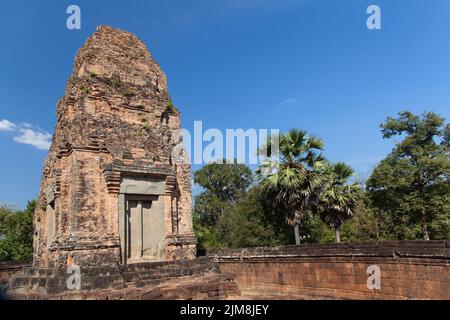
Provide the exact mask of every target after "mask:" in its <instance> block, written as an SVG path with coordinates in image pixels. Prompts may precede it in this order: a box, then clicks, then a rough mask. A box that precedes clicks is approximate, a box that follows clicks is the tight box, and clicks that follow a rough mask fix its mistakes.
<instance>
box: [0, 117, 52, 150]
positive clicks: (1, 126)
mask: <svg viewBox="0 0 450 320" xmlns="http://www.w3.org/2000/svg"><path fill="white" fill-rule="evenodd" d="M0 131H1V132H10V133H12V134H13V135H14V136H13V140H14V141H15V142H17V143H22V144H28V145H31V146H33V147H35V148H37V149H39V150H48V149H49V148H50V144H51V139H52V135H51V134H50V133H48V132H45V131H44V130H42V129H40V128H38V127H36V126H33V125H31V124H29V123H22V124H15V123H13V122H11V121H9V120H6V119H3V120H0Z"/></svg>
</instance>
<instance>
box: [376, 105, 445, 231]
mask: <svg viewBox="0 0 450 320" xmlns="http://www.w3.org/2000/svg"><path fill="white" fill-rule="evenodd" d="M444 122H445V120H444V119H443V118H441V117H439V116H438V115H436V114H434V113H431V112H429V113H425V114H423V115H422V116H421V117H420V116H416V115H413V114H412V113H410V112H402V113H400V114H399V117H398V118H390V117H389V118H388V119H387V120H386V122H385V123H383V124H382V125H381V128H382V133H383V137H384V138H391V137H394V136H401V137H402V138H403V140H401V141H400V142H399V143H397V145H396V146H395V148H394V149H393V150H392V152H391V153H390V154H389V155H388V157H387V158H386V159H384V160H383V161H382V162H381V163H380V165H379V166H378V167H377V168H376V169H375V170H374V172H373V174H372V176H371V177H370V179H369V180H368V183H367V185H368V191H369V195H370V199H371V201H372V204H373V206H374V207H375V208H377V209H378V210H380V211H381V213H382V215H383V218H384V219H385V221H386V222H387V224H388V226H389V227H388V229H389V230H388V233H389V234H391V235H392V237H393V238H395V239H418V238H420V237H422V238H423V239H426V240H428V239H430V238H433V239H445V238H447V239H448V238H450V233H449V232H448V231H449V225H450V184H449V180H448V178H449V173H450V160H449V141H448V138H449V125H448V124H447V125H444Z"/></svg>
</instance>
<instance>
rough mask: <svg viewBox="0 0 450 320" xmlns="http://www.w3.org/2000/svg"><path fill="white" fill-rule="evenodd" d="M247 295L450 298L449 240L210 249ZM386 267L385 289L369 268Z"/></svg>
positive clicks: (211, 253) (339, 297)
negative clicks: (371, 282)
mask: <svg viewBox="0 0 450 320" xmlns="http://www.w3.org/2000/svg"><path fill="white" fill-rule="evenodd" d="M209 255H210V256H211V257H213V258H214V259H216V261H217V262H219V265H220V269H221V271H222V272H232V273H234V274H235V275H236V278H235V280H236V282H237V284H238V286H239V289H240V290H241V293H242V295H243V296H248V297H252V298H265V297H270V298H281V299H289V298H291V299H450V241H429V242H422V241H412V242H380V243H357V244H341V245H338V244H333V245H312V246H309V245H303V246H287V247H276V248H252V249H239V250H225V251H216V252H210V253H209ZM371 265H376V266H378V267H379V268H380V270H381V289H379V290H378V289H369V288H368V286H367V280H368V275H367V274H366V271H367V268H368V267H369V266H371Z"/></svg>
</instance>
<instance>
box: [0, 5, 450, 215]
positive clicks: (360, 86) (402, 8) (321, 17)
mask: <svg viewBox="0 0 450 320" xmlns="http://www.w3.org/2000/svg"><path fill="white" fill-rule="evenodd" d="M70 4H77V5H79V6H80V7H81V11H82V29H81V30H79V31H78V30H73V31H70V30H68V29H67V28H66V19H67V15H66V8H67V7H68V6H69V5H70ZM370 4H376V5H379V6H380V7H381V10H382V30H375V31H373V30H372V31H371V30H368V29H367V28H366V19H367V17H368V15H367V14H366V9H367V7H368V6H369V5H370ZM449 11H450V2H449V1H447V0H433V1H425V0H420V1H419V0H414V1H406V0H401V1H400V0H389V1H381V0H372V1H363V0H346V1H342V0H297V1H296V0H283V1H279V0H259V1H257V0H164V1H163V0H161V1H155V0H153V1H148V0H146V1H144V0H142V1H138V0H129V1H126V2H125V1H71V2H69V1H31V0H30V1H20V0H19V1H10V2H8V4H3V5H2V7H1V9H0V40H1V50H0V121H1V122H0V150H1V156H0V178H1V182H0V203H8V204H13V205H16V206H17V207H19V208H22V207H24V205H25V204H26V201H27V200H29V199H32V198H34V197H35V196H36V195H37V193H38V189H39V184H40V179H41V174H42V165H43V161H44V159H45V157H46V150H45V148H46V141H48V137H49V136H48V134H49V133H50V134H51V133H52V132H53V128H54V126H55V123H56V118H55V109H56V102H57V100H58V99H59V98H60V97H61V96H62V95H63V94H64V88H65V85H66V81H67V80H68V78H69V76H70V73H71V71H72V67H73V60H74V57H75V54H76V52H77V50H78V49H79V48H80V47H81V46H82V45H83V43H84V42H85V41H86V39H87V38H88V37H89V36H90V35H91V34H92V33H93V32H94V31H95V28H96V26H97V25H102V24H106V25H111V26H114V27H118V28H121V29H125V30H128V31H131V32H133V33H135V34H136V35H137V36H138V37H140V38H141V39H142V40H143V41H144V42H145V43H146V44H147V45H148V47H149V49H150V51H151V52H152V54H153V56H154V57H155V58H156V60H157V61H158V62H159V64H160V65H161V66H162V68H163V70H164V71H165V73H166V74H167V76H168V79H169V87H170V91H171V94H172V97H173V100H174V102H175V104H176V105H177V106H178V107H179V109H180V110H181V112H182V124H183V127H185V128H187V129H192V128H193V123H194V121H195V120H201V121H203V126H204V127H205V128H218V129H221V130H225V129H227V128H244V129H248V128H256V129H258V128H277V129H280V130H282V131H285V130H288V129H290V128H302V129H305V130H307V131H309V132H311V133H313V134H316V135H318V136H320V137H321V138H322V139H324V140H325V142H326V151H325V155H326V156H327V158H329V159H330V160H332V161H346V162H348V163H349V164H350V165H352V166H353V167H354V168H355V169H356V170H357V171H359V172H361V173H367V172H369V171H370V169H371V168H372V167H373V166H374V165H375V164H376V163H377V161H379V160H380V159H381V158H383V157H384V156H385V155H386V154H387V153H388V152H389V151H390V150H391V148H392V143H393V142H392V141H386V140H383V139H382V137H381V134H380V131H379V124H380V123H381V122H382V121H383V120H384V119H385V118H386V117H387V116H389V115H395V114H396V113H397V112H399V111H402V110H405V109H407V110H411V111H413V112H415V113H421V112H423V111H425V110H426V111H435V112H437V113H439V114H441V115H443V116H444V117H446V118H449V116H450V112H449V110H450V108H449V105H450V59H449V57H450V19H449V18H448V12H449Z"/></svg>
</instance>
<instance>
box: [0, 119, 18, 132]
mask: <svg viewBox="0 0 450 320" xmlns="http://www.w3.org/2000/svg"><path fill="white" fill-rule="evenodd" d="M15 128H16V125H15V124H14V123H12V122H11V121H8V120H6V119H4V120H0V131H13V130H14V129H15Z"/></svg>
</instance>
